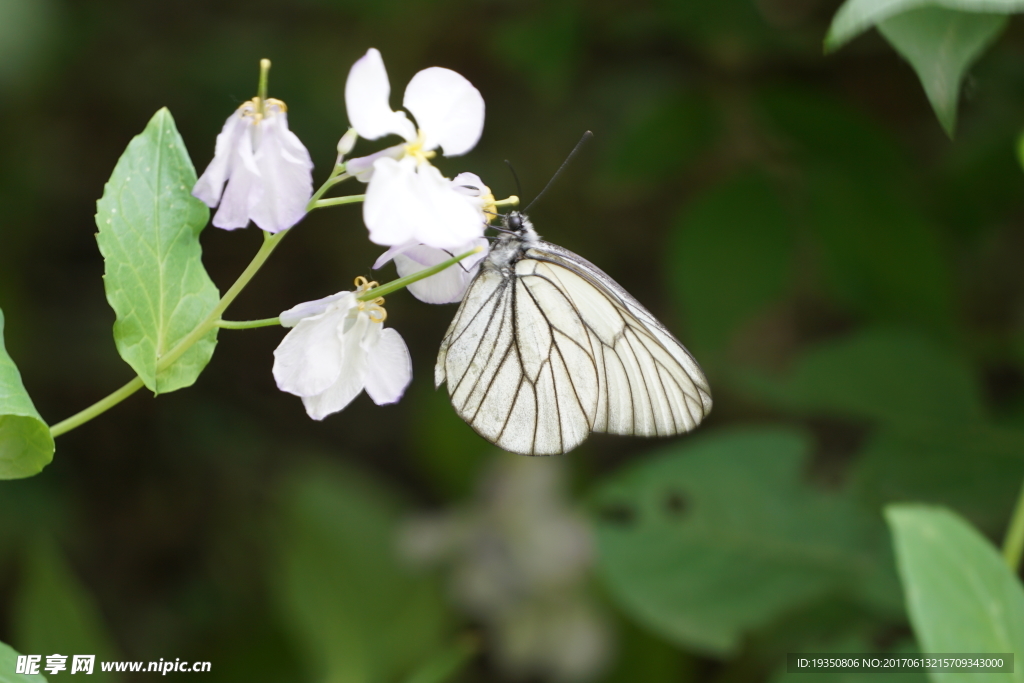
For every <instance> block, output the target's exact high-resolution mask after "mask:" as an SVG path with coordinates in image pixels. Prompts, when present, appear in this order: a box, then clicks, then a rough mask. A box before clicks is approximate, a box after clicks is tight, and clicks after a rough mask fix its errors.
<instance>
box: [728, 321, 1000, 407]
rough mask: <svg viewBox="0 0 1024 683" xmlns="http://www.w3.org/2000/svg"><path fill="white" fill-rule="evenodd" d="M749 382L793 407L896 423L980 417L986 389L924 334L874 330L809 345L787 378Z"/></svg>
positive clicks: (749, 384)
mask: <svg viewBox="0 0 1024 683" xmlns="http://www.w3.org/2000/svg"><path fill="white" fill-rule="evenodd" d="M748 377H749V379H750V381H749V382H748V386H749V387H750V388H753V389H755V390H756V391H757V392H758V393H760V394H761V395H762V396H765V397H767V398H770V399H772V400H774V401H775V402H776V403H778V404H779V405H782V406H784V407H786V408H789V409H792V410H798V411H801V412H806V413H811V414H825V415H838V416H851V417H859V418H867V419H875V420H879V421H882V422H886V423H893V424H897V425H922V424H923V425H926V426H941V425H942V424H955V425H964V424H970V423H975V424H977V423H980V422H981V421H982V420H983V419H984V417H985V409H984V406H983V403H982V399H981V390H980V388H979V387H978V382H977V379H976V378H975V376H974V375H973V373H972V372H971V369H970V368H969V367H968V366H967V364H966V363H964V362H963V360H962V359H960V358H958V357H957V356H956V355H955V354H952V353H950V352H949V351H947V350H945V349H944V348H942V347H941V346H939V345H937V344H935V343H933V342H931V341H930V340H928V339H926V338H924V337H921V336H919V335H916V334H913V333H909V332H903V331H899V330H890V329H884V328H883V329H868V330H865V331H863V332H859V333H856V334H853V335H850V336H848V337H844V338H842V339H839V340H837V341H830V342H826V343H823V344H820V345H819V346H817V347H815V348H813V349H811V350H809V351H807V352H806V353H805V354H804V355H803V356H802V357H801V358H800V359H799V361H798V362H797V363H796V366H795V367H794V368H793V370H792V371H791V372H790V373H789V376H788V377H786V378H785V379H782V380H781V381H775V380H769V379H767V378H764V377H754V376H748Z"/></svg>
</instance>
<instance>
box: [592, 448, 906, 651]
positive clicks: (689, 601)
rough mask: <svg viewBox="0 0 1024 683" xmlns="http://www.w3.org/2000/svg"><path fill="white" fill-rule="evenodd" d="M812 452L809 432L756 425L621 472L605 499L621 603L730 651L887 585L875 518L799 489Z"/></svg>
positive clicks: (601, 542)
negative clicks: (876, 546) (833, 595)
mask: <svg viewBox="0 0 1024 683" xmlns="http://www.w3.org/2000/svg"><path fill="white" fill-rule="evenodd" d="M808 451H809V440H808V439H807V437H806V436H805V435H804V434H803V433H801V432H798V431H793V430H787V429H768V428H764V429H749V430H743V431H734V432H727V433H719V434H714V435H711V436H704V437H703V438H698V439H693V440H690V441H689V442H687V444H686V445H685V446H683V447H673V448H670V449H667V450H666V451H665V452H664V453H663V455H662V456H661V457H657V458H649V459H646V460H645V461H644V462H643V463H642V464H640V465H638V466H635V467H632V468H629V469H628V470H626V471H625V472H622V473H620V474H618V475H616V476H614V477H612V478H611V480H610V481H609V482H608V483H607V484H606V485H604V486H602V487H601V489H600V490H599V491H598V493H597V494H596V496H595V503H596V511H597V517H598V519H597V522H596V529H597V547H598V569H599V573H600V576H601V578H602V579H603V581H604V583H605V585H606V586H607V589H608V591H609V593H610V594H611V596H612V597H613V599H614V600H615V601H616V602H617V603H618V605H619V606H620V607H621V608H622V609H623V610H624V611H625V612H626V613H627V614H629V615H630V616H632V617H633V618H635V619H637V620H638V621H640V622H641V623H643V624H644V625H646V626H647V627H649V628H651V629H653V630H654V631H655V632H657V633H658V634H660V635H661V636H663V637H665V638H668V639H670V640H672V641H674V642H676V643H679V644H682V645H684V646H686V647H688V648H694V649H698V650H703V651H706V652H711V653H716V654H725V653H729V652H731V651H734V650H735V649H736V648H737V647H738V645H739V643H740V639H741V637H742V636H743V634H744V633H745V632H747V631H749V630H751V629H754V628H756V627H760V626H764V625H766V624H768V623H769V622H771V621H772V620H773V619H776V618H778V617H779V616H780V615H781V614H783V613H785V612H786V611H788V610H791V609H794V608H796V607H798V606H801V605H804V604H806V603H809V602H810V601H812V600H814V599H816V598H819V597H821V596H823V595H824V594H826V593H829V592H832V591H835V590H840V589H843V590H850V591H852V592H853V593H855V594H857V595H858V596H860V595H861V591H862V590H864V589H865V587H866V586H867V585H869V584H877V583H878V582H879V581H882V582H884V581H885V580H886V579H885V578H884V572H883V570H882V569H881V568H880V566H879V564H878V560H877V557H876V554H875V552H874V550H873V542H874V541H873V540H872V539H877V534H873V533H872V531H873V529H872V525H871V522H870V519H868V518H867V517H866V516H865V515H864V514H862V513H860V512H859V511H858V510H857V509H856V508H854V507H853V506H852V505H850V504H849V503H848V501H846V500H845V499H843V498H839V497H836V496H825V495H822V494H819V493H816V492H815V491H813V490H811V489H809V488H807V487H806V486H804V485H802V484H801V483H800V479H801V469H802V468H803V466H804V463H805V460H806V458H807V455H808ZM879 528H880V524H879V525H878V526H877V527H874V530H875V531H877V530H878V529H879ZM889 581H890V584H894V583H895V579H894V578H890V579H889ZM872 590H874V589H872Z"/></svg>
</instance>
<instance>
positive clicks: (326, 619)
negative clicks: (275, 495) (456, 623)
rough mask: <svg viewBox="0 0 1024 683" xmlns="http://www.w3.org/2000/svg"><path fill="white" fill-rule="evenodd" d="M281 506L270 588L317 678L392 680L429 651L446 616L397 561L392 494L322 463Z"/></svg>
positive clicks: (431, 586) (429, 585)
mask: <svg viewBox="0 0 1024 683" xmlns="http://www.w3.org/2000/svg"><path fill="white" fill-rule="evenodd" d="M281 503H282V515H281V524H280V527H279V529H278V533H277V539H276V549H277V557H278V565H279V567H280V569H281V574H280V578H279V580H278V581H277V586H278V588H279V591H280V598H281V603H282V607H283V609H284V611H285V614H286V616H287V618H288V622H289V625H290V627H291V631H292V634H293V636H294V639H295V642H296V643H297V644H299V645H300V646H301V647H303V648H305V653H306V655H307V657H308V661H309V662H311V668H312V669H313V672H312V673H313V674H314V677H315V678H317V679H318V680H324V681H331V682H332V683H364V682H365V683H376V682H378V681H379V682H384V681H392V680H394V679H395V678H396V677H398V676H401V675H403V674H407V673H409V672H410V670H411V669H412V668H414V667H415V665H417V664H420V663H421V662H423V661H424V660H426V659H427V658H428V657H429V655H431V654H433V653H434V652H436V651H437V649H438V648H439V647H440V645H441V644H442V643H443V637H444V635H445V631H446V621H447V613H446V611H445V608H444V606H443V603H442V601H441V597H440V595H439V591H438V590H437V586H436V585H435V583H434V582H433V581H432V580H429V579H427V578H425V577H422V576H417V575H416V574H414V573H412V572H411V571H410V570H408V569H407V568H406V567H404V566H403V565H402V563H401V562H400V561H399V559H398V558H397V557H396V531H397V524H398V521H399V519H400V516H399V514H400V511H401V506H400V505H399V504H398V502H397V501H396V500H395V497H394V495H393V494H392V493H391V492H390V491H388V490H385V489H382V488H381V487H380V486H379V485H378V484H377V483H376V482H374V481H372V480H370V479H368V478H367V477H366V476H365V475H362V474H361V473H359V472H356V471H353V470H349V469H347V468H341V467H337V466H327V465H326V464H324V465H321V466H314V467H308V468H304V469H303V470H301V471H299V472H297V473H296V474H294V475H293V476H292V478H291V480H290V481H289V482H288V483H287V484H286V486H285V489H284V491H283V495H282V500H281Z"/></svg>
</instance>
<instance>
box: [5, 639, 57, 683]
mask: <svg viewBox="0 0 1024 683" xmlns="http://www.w3.org/2000/svg"><path fill="white" fill-rule="evenodd" d="M18 654H19V653H18V652H17V651H16V650H14V648H12V647H11V646H10V645H5V644H4V643H0V683H46V677H45V676H43V675H42V674H33V675H31V676H29V675H27V674H18V673H14V672H15V671H17V670H18ZM33 654H38V653H33ZM42 663H43V664H45V663H46V660H45V659H43V660H42ZM39 670H40V671H42V667H40V669H39Z"/></svg>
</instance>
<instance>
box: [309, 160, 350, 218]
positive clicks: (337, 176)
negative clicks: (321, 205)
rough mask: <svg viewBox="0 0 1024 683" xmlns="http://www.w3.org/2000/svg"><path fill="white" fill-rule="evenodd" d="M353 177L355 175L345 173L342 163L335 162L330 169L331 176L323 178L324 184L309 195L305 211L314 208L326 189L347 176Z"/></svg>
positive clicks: (347, 177) (346, 178)
mask: <svg viewBox="0 0 1024 683" xmlns="http://www.w3.org/2000/svg"><path fill="white" fill-rule="evenodd" d="M353 177H355V176H351V175H349V174H348V173H345V164H344V163H340V164H335V165H334V170H333V171H331V176H330V177H329V178H328V179H327V180H325V181H324V184H323V185H321V186H320V189H319V190H317V191H316V192H315V193H313V196H312V197H310V199H309V202H308V203H307V204H306V213H309V212H310V211H312V210H313V209H315V208H316V203H317V202H318V201H319V200H320V198H321V197H323V196H324V194H326V193H327V190H329V189H331V188H332V187H334V186H335V185H337V184H338V183H340V182H341V181H343V180H348V179H349V178H353Z"/></svg>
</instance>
